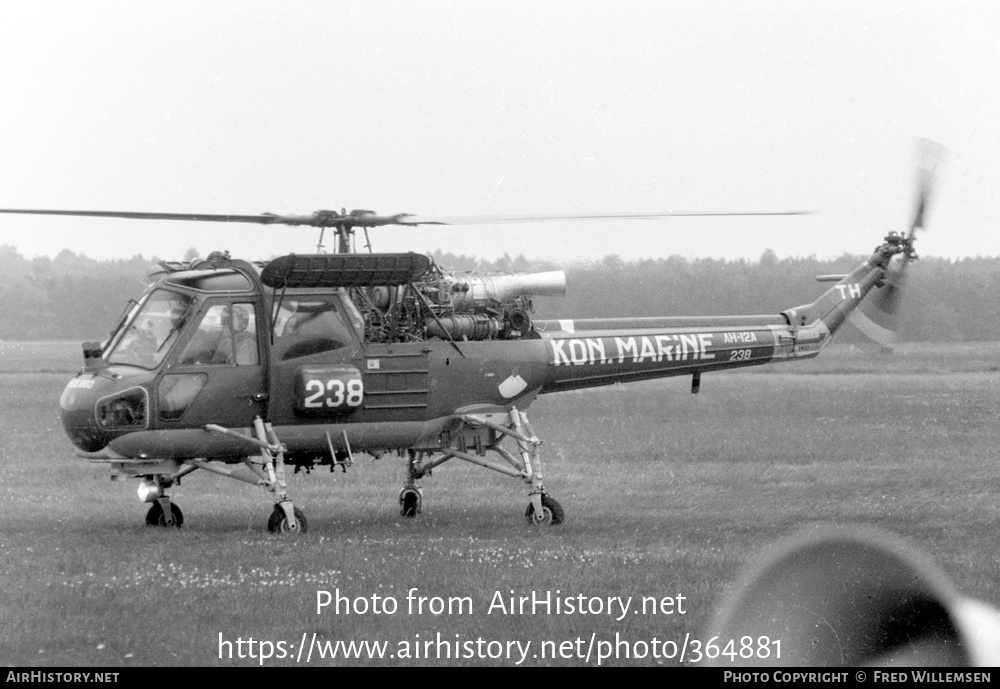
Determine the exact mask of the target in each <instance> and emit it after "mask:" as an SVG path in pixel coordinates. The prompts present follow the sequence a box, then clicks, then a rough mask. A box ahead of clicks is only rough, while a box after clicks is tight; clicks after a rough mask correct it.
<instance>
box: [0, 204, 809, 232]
mask: <svg viewBox="0 0 1000 689" xmlns="http://www.w3.org/2000/svg"><path fill="white" fill-rule="evenodd" d="M811 212H812V211H732V212H726V211H723V212H715V211H708V212H678V211H659V212H651V213H562V214H523V215H464V216H463V215H440V216H439V215H413V214H410V213H398V214H396V215H379V214H377V213H375V212H373V211H363V210H354V211H351V212H350V213H345V212H340V213H338V212H337V211H329V210H320V211H315V212H314V213H311V214H310V215H277V214H275V213H261V214H259V215H234V214H228V213H226V214H216V213H147V212H140V211H80V210H42V209H29V208H0V213H8V214H18V215H62V216H75V217H91V218H125V219H130V220H187V221H194V222H240V223H254V224H257V225H305V226H309V227H338V226H347V227H381V226H384V225H403V226H408V227H413V226H417V225H490V224H491V225H502V224H505V223H532V222H549V221H558V220H616V219H617V220H657V219H661V218H694V217H723V216H754V215H757V216H778V215H808V214H810V213H811Z"/></svg>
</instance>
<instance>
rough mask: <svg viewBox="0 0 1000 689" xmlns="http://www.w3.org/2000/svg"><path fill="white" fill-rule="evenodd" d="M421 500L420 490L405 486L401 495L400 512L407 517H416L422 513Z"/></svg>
mask: <svg viewBox="0 0 1000 689" xmlns="http://www.w3.org/2000/svg"><path fill="white" fill-rule="evenodd" d="M421 502H423V501H422V500H421V498H420V493H419V492H418V491H416V490H412V489H406V488H404V489H403V492H402V493H400V495H399V514H400V515H401V516H403V517H406V518H407V519H412V518H414V517H416V516H417V515H418V514H420V506H421Z"/></svg>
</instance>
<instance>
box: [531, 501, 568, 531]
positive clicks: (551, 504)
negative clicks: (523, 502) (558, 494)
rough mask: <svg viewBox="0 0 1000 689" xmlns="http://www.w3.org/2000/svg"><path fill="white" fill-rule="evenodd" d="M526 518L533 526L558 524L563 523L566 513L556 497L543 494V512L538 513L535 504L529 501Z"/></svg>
mask: <svg viewBox="0 0 1000 689" xmlns="http://www.w3.org/2000/svg"><path fill="white" fill-rule="evenodd" d="M524 518H525V519H527V520H528V523H529V524H531V525H532V526H558V525H559V524H562V523H563V519H565V518H566V513H565V512H563V508H562V505H560V504H559V502H558V501H557V500H556V499H555V498H553V497H550V496H548V495H543V496H542V513H541V514H540V515H536V514H535V506H534V505H533V504H532V503H530V502H529V503H528V509H527V510H525V512H524Z"/></svg>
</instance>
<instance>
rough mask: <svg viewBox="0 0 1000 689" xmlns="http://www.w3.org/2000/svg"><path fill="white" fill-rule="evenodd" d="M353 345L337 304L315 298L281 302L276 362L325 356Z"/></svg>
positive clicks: (275, 335) (275, 346) (277, 322)
mask: <svg viewBox="0 0 1000 689" xmlns="http://www.w3.org/2000/svg"><path fill="white" fill-rule="evenodd" d="M353 341H354V340H353V337H352V335H351V330H350V327H349V326H348V325H347V323H345V321H344V314H342V313H341V310H340V306H339V304H338V301H337V300H334V299H330V298H327V299H321V298H318V297H317V298H306V299H301V300H289V299H286V300H284V301H282V302H281V307H280V308H279V309H278V316H277V318H276V319H275V326H274V349H275V354H276V356H277V358H278V359H281V360H285V359H297V358H299V357H303V356H308V355H310V354H318V353H319V352H328V351H331V350H334V349H340V348H341V347H346V346H347V345H349V344H351V343H352V342H353Z"/></svg>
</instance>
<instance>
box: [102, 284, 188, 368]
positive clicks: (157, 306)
mask: <svg viewBox="0 0 1000 689" xmlns="http://www.w3.org/2000/svg"><path fill="white" fill-rule="evenodd" d="M191 302H192V298H191V297H189V296H188V295H186V294H180V293H178V292H168V291H167V290H162V289H161V290H155V291H153V292H151V293H150V294H149V295H148V296H147V297H146V299H145V300H143V301H142V302H141V303H140V305H139V308H138V309H137V310H135V312H134V313H133V314H130V317H129V319H128V320H126V321H125V322H124V324H123V326H122V327H121V328H120V329H119V331H118V332H117V333H115V334H114V336H113V337H112V340H111V344H110V346H109V347H108V350H107V354H106V357H107V360H108V362H109V363H112V364H128V365H130V366H139V367H141V368H156V367H157V366H159V365H160V362H161V361H163V357H164V356H166V354H167V351H168V350H169V349H170V346H171V345H172V344H173V343H174V342H175V341H176V340H177V335H178V333H179V332H180V330H181V328H182V327H183V326H184V322H185V320H186V319H187V317H188V312H189V311H190V308H191Z"/></svg>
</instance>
